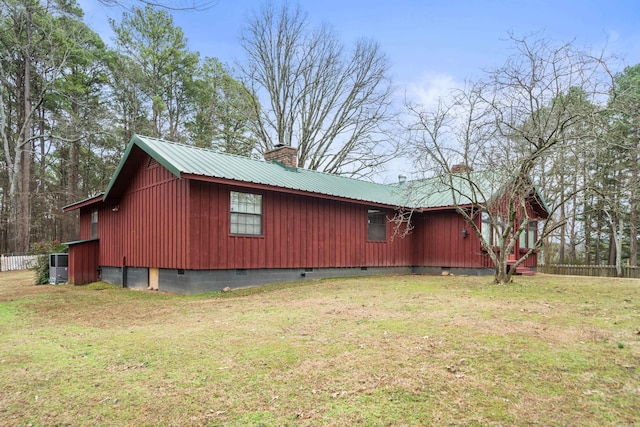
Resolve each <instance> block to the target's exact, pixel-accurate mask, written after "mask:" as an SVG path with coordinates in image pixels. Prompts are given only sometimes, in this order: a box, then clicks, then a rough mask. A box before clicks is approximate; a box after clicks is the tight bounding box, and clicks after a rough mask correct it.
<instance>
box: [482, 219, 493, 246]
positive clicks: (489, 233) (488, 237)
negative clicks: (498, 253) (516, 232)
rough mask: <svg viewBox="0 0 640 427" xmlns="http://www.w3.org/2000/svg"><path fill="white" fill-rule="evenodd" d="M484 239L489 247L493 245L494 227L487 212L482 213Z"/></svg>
mask: <svg viewBox="0 0 640 427" xmlns="http://www.w3.org/2000/svg"><path fill="white" fill-rule="evenodd" d="M481 231H482V239H483V240H484V241H485V242H486V244H487V245H489V246H491V245H493V227H492V226H491V218H489V214H488V213H487V212H482V227H481Z"/></svg>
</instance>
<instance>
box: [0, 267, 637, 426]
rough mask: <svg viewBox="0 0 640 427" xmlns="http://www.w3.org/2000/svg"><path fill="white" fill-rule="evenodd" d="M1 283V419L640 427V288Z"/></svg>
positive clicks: (435, 280)
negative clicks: (175, 291)
mask: <svg viewBox="0 0 640 427" xmlns="http://www.w3.org/2000/svg"><path fill="white" fill-rule="evenodd" d="M490 281H491V278H488V277H480V278H478V277H459V276H449V277H428V276H394V277H372V278H363V279H340V280H323V281H317V282H306V283H304V284H293V285H278V286H266V287H262V288H253V289H247V290H242V291H233V292H229V293H225V294H210V295H200V296H196V297H185V296H176V295H167V294H161V293H152V292H141V291H128V290H123V289H118V288H114V287H111V286H108V285H104V284H93V285H89V286H80V287H74V286H69V285H63V286H60V285H59V286H33V285H31V276H30V274H29V273H26V272H20V273H1V274H0V425H12V426H13V425H33V426H50V425H132V426H137V425H163V426H168V425H212V426H215V425H225V426H243V425H267V426H269V425H274V426H282V425H292V426H306V425H318V426H320V425H322V426H324V425H393V426H398V425H399V426H403V425H464V426H469V425H477V426H485V425H558V426H565V425H593V426H606V425H640V335H639V333H640V281H638V280H614V279H601V278H594V279H588V278H576V277H557V276H535V277H526V278H525V277H522V278H520V277H518V278H516V282H515V283H513V284H511V285H508V286H496V285H492V284H490Z"/></svg>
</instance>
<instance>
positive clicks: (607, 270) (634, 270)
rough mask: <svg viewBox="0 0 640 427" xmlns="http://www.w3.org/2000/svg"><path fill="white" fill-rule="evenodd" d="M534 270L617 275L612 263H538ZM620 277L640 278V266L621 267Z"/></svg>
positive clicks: (607, 275) (548, 272)
mask: <svg viewBox="0 0 640 427" xmlns="http://www.w3.org/2000/svg"><path fill="white" fill-rule="evenodd" d="M536 271H537V272H539V273H546V274H563V275H568V276H594V277H617V274H616V267H615V266H613V265H560V264H551V265H538V267H537V268H536ZM622 277H626V278H631V279H640V267H622Z"/></svg>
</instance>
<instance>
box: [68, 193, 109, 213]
mask: <svg viewBox="0 0 640 427" xmlns="http://www.w3.org/2000/svg"><path fill="white" fill-rule="evenodd" d="M102 201H104V193H100V194H98V195H97V196H92V197H89V198H87V199H82V200H79V201H77V202H74V203H71V204H70V205H67V206H63V207H62V212H71V211H74V210H76V209H80V208H84V207H87V206H91V205H93V204H96V203H101V202H102Z"/></svg>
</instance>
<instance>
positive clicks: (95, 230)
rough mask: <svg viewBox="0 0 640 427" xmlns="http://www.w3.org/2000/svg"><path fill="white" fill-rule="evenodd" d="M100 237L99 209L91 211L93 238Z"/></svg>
mask: <svg viewBox="0 0 640 427" xmlns="http://www.w3.org/2000/svg"><path fill="white" fill-rule="evenodd" d="M96 237H98V211H97V210H95V211H91V238H92V239H95V238H96Z"/></svg>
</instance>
